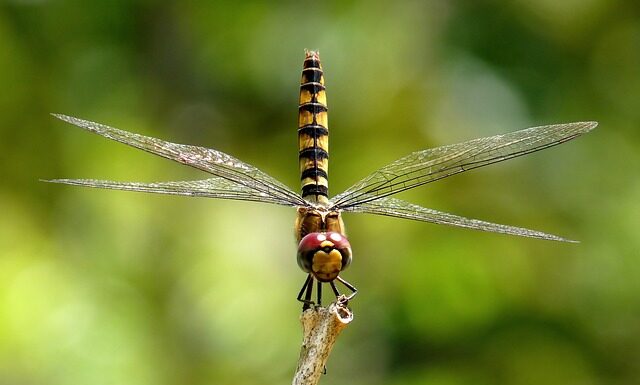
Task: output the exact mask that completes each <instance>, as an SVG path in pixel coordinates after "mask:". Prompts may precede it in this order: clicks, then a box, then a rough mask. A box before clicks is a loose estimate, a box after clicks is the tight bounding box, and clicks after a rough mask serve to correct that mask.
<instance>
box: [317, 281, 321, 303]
mask: <svg viewBox="0 0 640 385" xmlns="http://www.w3.org/2000/svg"><path fill="white" fill-rule="evenodd" d="M317 295H318V306H322V282H320V281H318V293H317Z"/></svg>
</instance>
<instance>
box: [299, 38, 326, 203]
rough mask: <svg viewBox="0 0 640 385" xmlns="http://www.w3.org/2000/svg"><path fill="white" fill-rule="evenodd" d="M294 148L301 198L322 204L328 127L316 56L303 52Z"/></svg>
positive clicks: (320, 72)
mask: <svg viewBox="0 0 640 385" xmlns="http://www.w3.org/2000/svg"><path fill="white" fill-rule="evenodd" d="M298 148H299V151H300V152H299V156H298V158H299V161H300V179H301V181H302V197H303V198H304V199H306V200H308V201H310V202H315V203H320V204H322V205H326V204H328V202H329V199H328V175H327V172H328V169H329V128H328V125H327V97H326V94H325V89H324V76H323V75H322V65H321V64H320V56H319V55H318V53H317V52H315V51H307V53H306V57H305V59H304V67H303V69H302V80H301V81H300V105H299V106H298Z"/></svg>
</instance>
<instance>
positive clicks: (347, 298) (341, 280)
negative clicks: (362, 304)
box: [336, 276, 358, 302]
mask: <svg viewBox="0 0 640 385" xmlns="http://www.w3.org/2000/svg"><path fill="white" fill-rule="evenodd" d="M336 279H337V280H338V281H340V282H341V283H342V284H343V285H345V286H346V287H347V289H349V290H351V294H349V295H348V296H347V297H346V298H345V302H349V300H351V298H353V297H355V296H356V294H358V289H356V288H355V286H353V285H352V284H350V283H349V282H347V281H345V280H344V279H342V278H340V276H338V277H336Z"/></svg>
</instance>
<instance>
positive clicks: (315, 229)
mask: <svg viewBox="0 0 640 385" xmlns="http://www.w3.org/2000/svg"><path fill="white" fill-rule="evenodd" d="M326 232H335V233H339V234H342V236H345V230H344V222H343V221H342V216H341V215H340V212H339V211H335V210H327V209H324V208H322V207H299V208H298V215H297V216H296V223H295V226H294V233H295V237H296V241H297V242H298V243H299V242H300V241H301V240H302V238H304V237H305V236H306V235H307V234H310V233H326Z"/></svg>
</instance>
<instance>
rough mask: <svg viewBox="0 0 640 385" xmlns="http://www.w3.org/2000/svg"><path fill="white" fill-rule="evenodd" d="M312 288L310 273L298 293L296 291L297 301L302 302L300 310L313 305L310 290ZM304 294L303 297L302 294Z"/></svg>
mask: <svg viewBox="0 0 640 385" xmlns="http://www.w3.org/2000/svg"><path fill="white" fill-rule="evenodd" d="M312 290H313V277H312V276H311V274H309V275H308V276H307V279H306V281H304V285H302V289H300V293H298V298H297V299H298V301H300V302H302V303H304V305H303V306H302V311H305V310H307V309H309V308H310V307H311V305H313V301H311V291H312ZM303 295H304V299H302V296H303Z"/></svg>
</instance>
